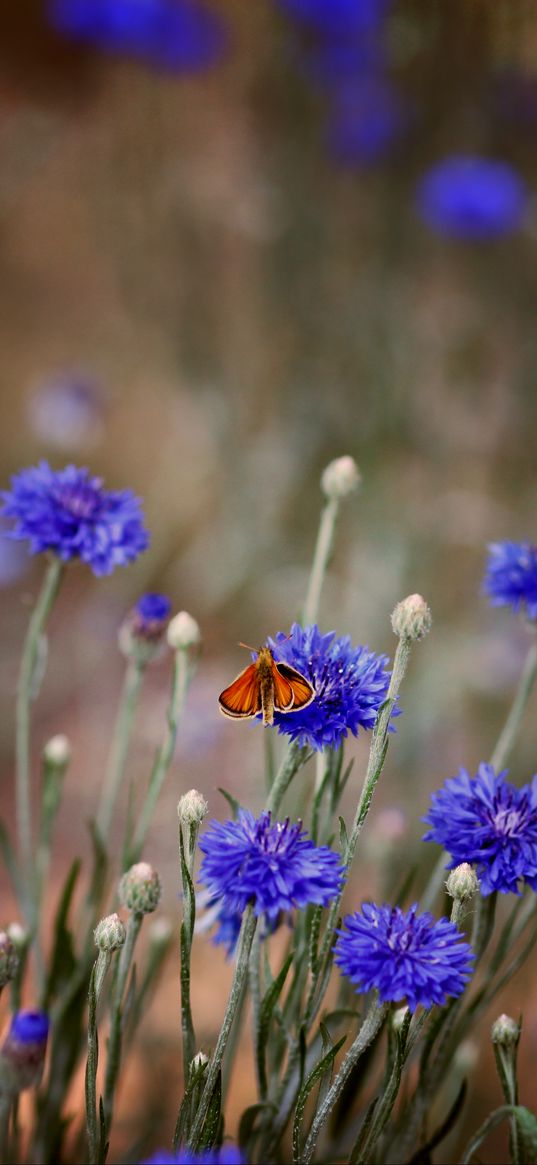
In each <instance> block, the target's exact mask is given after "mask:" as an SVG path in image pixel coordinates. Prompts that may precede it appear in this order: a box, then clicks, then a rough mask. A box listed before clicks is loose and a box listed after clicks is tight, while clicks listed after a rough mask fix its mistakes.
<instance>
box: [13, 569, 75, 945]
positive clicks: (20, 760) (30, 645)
mask: <svg viewBox="0 0 537 1165" xmlns="http://www.w3.org/2000/svg"><path fill="white" fill-rule="evenodd" d="M63 569H64V563H63V562H62V561H61V559H59V558H51V560H50V562H49V565H48V568H47V571H46V574H45V578H44V580H43V586H42V588H41V593H40V595H39V598H38V600H37V603H36V605H35V607H34V609H33V611H32V615H31V618H30V623H29V626H28V631H27V634H26V640H25V643H24V648H23V653H22V660H21V669H20V675H19V685H18V691H17V716H16V720H17V729H16V754H17V777H16V805H17V834H18V842H19V855H20V861H21V872H22V885H23V892H24V902H23V903H21V906H22V908H23V911H24V913H25V916H26V919H27V921H28V922H29V924H30V926H31V929H32V931H33V930H35V926H36V923H37V919H36V917H35V885H34V883H35V878H34V854H33V842H32V833H33V831H32V810H31V789H30V706H31V703H32V699H33V692H32V687H33V682H34V679H35V669H36V665H37V661H38V658H39V649H40V644H41V641H42V637H43V633H44V630H45V627H46V624H47V620H48V617H49V615H50V612H51V610H52V607H53V606H54V601H55V599H56V596H57V594H58V590H59V587H60V582H61V578H62V573H63Z"/></svg>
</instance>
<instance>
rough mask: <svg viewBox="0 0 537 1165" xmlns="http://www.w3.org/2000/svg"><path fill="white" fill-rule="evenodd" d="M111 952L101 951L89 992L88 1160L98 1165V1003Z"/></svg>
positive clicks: (92, 1164) (92, 974)
mask: <svg viewBox="0 0 537 1165" xmlns="http://www.w3.org/2000/svg"><path fill="white" fill-rule="evenodd" d="M111 960H112V955H111V952H110V951H99V954H98V956H97V959H96V960H95V963H94V966H93V971H92V973H91V979H90V985H89V991H88V1007H89V1017H88V1058H87V1061H86V1131H87V1135H88V1160H89V1162H90V1165H96V1163H97V1162H98V1160H99V1156H100V1130H99V1120H98V1117H97V1067H98V1063H99V1039H98V1034H97V1003H98V1001H99V995H100V992H101V987H102V985H103V982H104V978H105V975H106V972H107V970H108V968H109V966H110V963H111Z"/></svg>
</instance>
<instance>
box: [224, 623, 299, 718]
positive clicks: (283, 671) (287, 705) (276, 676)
mask: <svg viewBox="0 0 537 1165" xmlns="http://www.w3.org/2000/svg"><path fill="white" fill-rule="evenodd" d="M240 646H241V647H247V644H246V643H241V644H240ZM249 650H250V651H252V650H253V648H249ZM314 698H315V689H314V688H313V687H312V685H311V684H310V682H309V680H307V679H306V677H305V676H303V675H301V673H300V672H299V671H297V670H296V668H295V667H291V665H290V664H289V663H281V662H279V661H278V660H275V659H274V656H273V654H272V651H271V649H270V647H260V648H259V650H258V653H257V659H255V660H254V662H253V663H250V664H248V667H245V668H244V671H241V672H240V673H239V675H238V676H237V677H236V679H234V680H233V683H232V684H230V685H229V687H228V688H224V691H223V692H221V693H220V696H219V697H218V703H219V705H220V711H221V712H223V713H224V716H230V717H231V718H232V719H233V720H250V719H252V717H253V716H257V715H258V714H259V713H260V712H261V713H262V714H263V724H274V713H275V712H298V711H299V709H300V708H307V706H308V704H311V701H312V700H313V699H314Z"/></svg>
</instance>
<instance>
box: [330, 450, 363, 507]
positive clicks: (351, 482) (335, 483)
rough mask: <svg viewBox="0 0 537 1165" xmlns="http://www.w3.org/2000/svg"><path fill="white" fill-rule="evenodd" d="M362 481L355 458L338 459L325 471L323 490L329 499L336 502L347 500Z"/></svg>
mask: <svg viewBox="0 0 537 1165" xmlns="http://www.w3.org/2000/svg"><path fill="white" fill-rule="evenodd" d="M361 480H362V479H361V476H360V471H359V469H358V466H357V464H356V462H355V460H354V457H348V456H347V457H336V459H335V461H331V462H330V464H329V465H327V466H326V469H325V470H323V474H322V477H321V489H322V491H323V493H324V494H325V495H326V497H327V498H329V499H330V500H332V501H335V500H339V499H341V498H346V497H347V495H348V494H350V493H352V492H353V490H355V489H357V488H358V486H359V485H360V482H361Z"/></svg>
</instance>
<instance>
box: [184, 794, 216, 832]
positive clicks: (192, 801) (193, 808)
mask: <svg viewBox="0 0 537 1165" xmlns="http://www.w3.org/2000/svg"><path fill="white" fill-rule="evenodd" d="M208 812H209V806H208V804H207V802H206V800H205V797H203V796H202V794H201V793H198V790H197V789H190V790H189V792H188V793H184V795H183V796H182V797H181V798H180V799H179V801H178V804H177V815H178V817H179V821H180V822H181V825H186V826H189V825H201V823H202V821H203V818H204V817H206V816H207V814H208Z"/></svg>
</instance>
